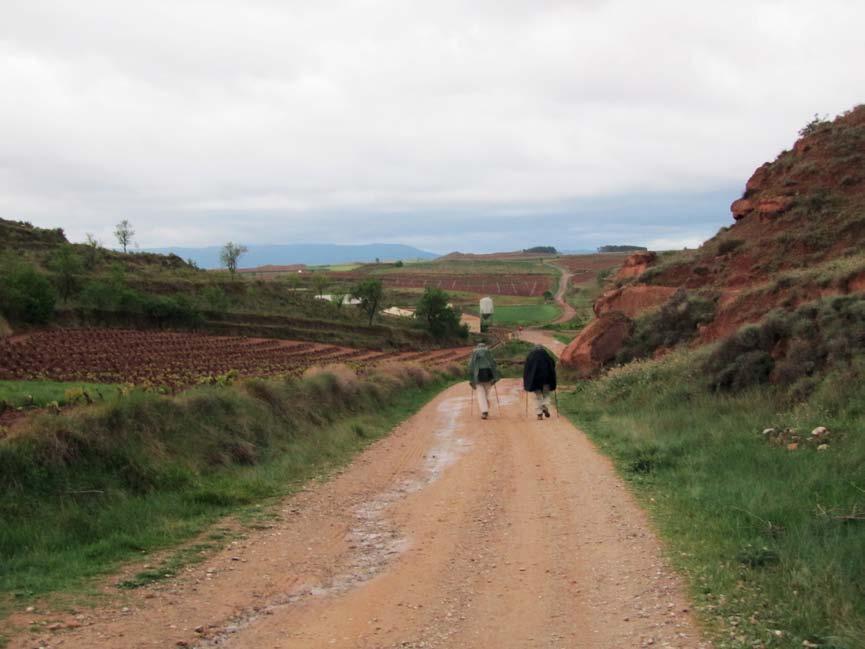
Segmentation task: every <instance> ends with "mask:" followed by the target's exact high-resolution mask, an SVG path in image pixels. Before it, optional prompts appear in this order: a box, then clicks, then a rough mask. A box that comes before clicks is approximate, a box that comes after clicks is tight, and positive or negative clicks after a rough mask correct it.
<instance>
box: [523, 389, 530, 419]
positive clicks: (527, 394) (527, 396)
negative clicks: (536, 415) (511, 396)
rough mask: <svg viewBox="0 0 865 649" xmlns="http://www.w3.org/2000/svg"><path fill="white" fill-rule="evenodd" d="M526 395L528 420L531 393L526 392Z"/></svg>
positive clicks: (527, 416)
mask: <svg viewBox="0 0 865 649" xmlns="http://www.w3.org/2000/svg"><path fill="white" fill-rule="evenodd" d="M524 392H525V391H524ZM525 395H526V419H528V418H529V393H528V392H525Z"/></svg>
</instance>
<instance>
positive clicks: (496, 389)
mask: <svg viewBox="0 0 865 649" xmlns="http://www.w3.org/2000/svg"><path fill="white" fill-rule="evenodd" d="M493 390H495V392H496V403H497V404H499V414H500V415H501V414H502V400H501V399H499V388H498V386H497V385H496V384H495V383H493Z"/></svg>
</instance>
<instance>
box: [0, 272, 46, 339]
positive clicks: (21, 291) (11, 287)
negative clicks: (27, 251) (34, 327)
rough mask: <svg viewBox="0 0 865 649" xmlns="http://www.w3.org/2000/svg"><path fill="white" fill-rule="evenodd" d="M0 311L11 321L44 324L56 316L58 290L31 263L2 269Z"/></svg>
mask: <svg viewBox="0 0 865 649" xmlns="http://www.w3.org/2000/svg"><path fill="white" fill-rule="evenodd" d="M0 275H2V278H0V312H2V313H3V314H5V315H6V317H7V318H9V319H10V320H12V321H15V322H24V323H28V324H45V323H46V322H48V321H49V320H51V318H52V317H53V315H54V305H55V303H56V302H57V292H56V291H55V290H54V287H53V286H52V285H51V282H50V281H49V280H48V278H47V277H45V276H44V275H41V274H39V273H38V272H37V271H36V269H35V268H33V267H32V266H29V265H23V264H21V265H18V264H13V265H11V267H8V266H7V267H5V268H2V269H0Z"/></svg>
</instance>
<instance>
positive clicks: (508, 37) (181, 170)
mask: <svg viewBox="0 0 865 649" xmlns="http://www.w3.org/2000/svg"><path fill="white" fill-rule="evenodd" d="M863 27H865V2H862V1H861V0H822V1H821V2H816V1H815V0H809V1H807V2H805V1H802V2H797V1H795V0H787V1H778V2H761V1H737V0H727V1H725V2H720V1H716V2H711V3H709V2H695V1H694V0H687V1H686V0H682V1H678V0H677V1H673V0H670V1H663V0H654V1H652V2H645V1H644V0H627V1H624V0H623V1H618V2H616V1H609V2H608V1H604V0H570V1H565V0H561V1H557V0H548V1H544V0H525V1H523V0H472V1H471V2H466V1H456V0H453V1H452V0H436V1H435V2H428V1H424V2H421V1H412V0H394V1H391V2H372V1H346V2H328V1H326V0H317V1H316V2H291V1H290V0H222V1H220V0H206V1H205V0H201V1H184V0H170V1H160V0H150V1H148V2H141V1H136V2H131V1H128V0H68V1H60V0H0V216H2V217H4V218H14V219H24V220H29V221H32V222H33V223H35V224H39V225H44V226H52V227H56V226H60V227H63V228H64V229H65V230H66V232H67V234H68V235H69V236H70V238H71V239H73V240H80V239H82V238H83V237H84V233H85V232H92V233H94V234H96V235H97V236H98V237H99V238H101V239H102V240H104V241H105V242H106V243H112V236H111V232H112V229H113V228H112V226H113V224H114V223H116V222H117V221H118V220H120V219H122V218H128V219H129V220H130V221H132V222H133V224H134V226H135V228H136V230H137V241H138V243H139V244H140V245H141V246H142V247H154V246H170V245H187V246H188V245H193V246H195V245H209V244H221V243H223V242H225V241H226V240H229V239H232V240H236V241H242V242H244V243H248V244H255V243H299V242H311V241H316V242H334V243H355V242H356V243H369V242H402V243H409V244H415V245H418V246H420V247H423V248H426V249H429V250H432V251H436V252H447V251H450V250H455V249H459V250H478V251H483V250H492V249H514V248H521V247H525V246H526V245H530V244H552V245H557V246H559V247H561V248H585V247H591V246H594V245H597V244H600V243H607V242H610V243H639V244H647V245H650V246H652V247H671V246H680V245H695V244H697V243H699V242H700V241H701V240H702V239H704V238H706V237H708V236H710V235H712V234H714V232H715V231H716V230H717V229H718V228H719V227H720V226H722V225H725V224H728V223H730V222H731V218H730V215H729V211H728V205H729V203H730V201H731V200H733V199H734V198H737V197H738V194H739V193H740V192H741V190H742V188H743V186H744V183H745V180H746V179H747V178H748V176H749V175H750V174H751V172H752V171H753V170H754V168H755V167H756V166H758V165H759V164H761V163H762V162H763V161H765V160H767V159H771V158H774V157H775V155H777V153H779V152H780V151H781V150H782V149H784V148H788V147H789V146H791V145H792V142H793V141H794V139H795V137H796V131H797V130H798V129H799V128H800V127H801V126H802V125H803V124H805V123H806V122H807V121H808V120H809V118H810V117H811V116H813V115H814V113H820V114H821V115H823V114H829V115H830V116H834V115H835V114H837V113H839V112H841V111H844V110H847V109H849V108H852V107H853V106H854V105H856V104H858V103H862V102H865V66H863V65H862V63H863V61H865V38H863Z"/></svg>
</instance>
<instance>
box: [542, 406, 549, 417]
mask: <svg viewBox="0 0 865 649" xmlns="http://www.w3.org/2000/svg"><path fill="white" fill-rule="evenodd" d="M541 410H543V411H544V417H549V416H550V409H549V408H547V407H546V406H541Z"/></svg>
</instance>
